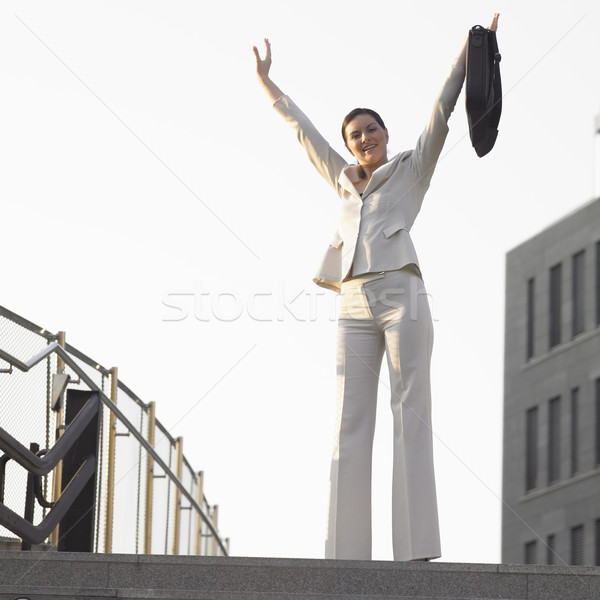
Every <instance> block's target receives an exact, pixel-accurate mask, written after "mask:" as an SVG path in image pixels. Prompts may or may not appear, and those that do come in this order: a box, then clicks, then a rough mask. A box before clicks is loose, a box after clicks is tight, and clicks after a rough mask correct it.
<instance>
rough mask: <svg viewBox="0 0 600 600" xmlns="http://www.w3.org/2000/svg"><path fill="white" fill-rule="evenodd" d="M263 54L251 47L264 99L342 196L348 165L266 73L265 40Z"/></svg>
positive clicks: (268, 56)
mask: <svg viewBox="0 0 600 600" xmlns="http://www.w3.org/2000/svg"><path fill="white" fill-rule="evenodd" d="M265 47H266V54H265V58H264V60H263V59H261V57H260V54H259V52H258V48H257V47H256V46H254V48H253V49H254V56H255V57H256V75H257V76H258V81H259V82H260V84H261V85H262V87H263V89H264V90H265V92H266V94H267V96H268V97H269V99H270V100H271V102H272V103H273V108H274V109H275V110H276V111H277V112H278V113H279V114H280V115H281V116H282V117H283V118H284V120H285V121H286V122H287V123H288V124H289V125H290V127H292V129H294V131H295V133H296V137H297V139H298V141H299V142H300V143H301V144H302V146H303V147H304V150H305V151H306V154H307V156H308V158H309V160H310V162H311V163H312V164H313V165H314V167H315V168H316V169H317V171H318V172H319V173H320V174H321V176H322V177H323V178H324V179H325V180H326V181H327V183H329V184H330V185H331V186H332V187H333V188H335V190H336V191H337V192H338V194H339V193H341V188H340V186H339V184H338V178H339V176H340V173H341V172H342V170H343V169H344V167H345V166H346V165H347V163H346V161H345V160H344V159H343V158H342V157H341V156H340V155H339V154H338V153H337V152H336V151H335V150H333V148H331V146H330V145H329V143H328V142H327V140H326V139H325V138H324V137H323V136H322V135H321V134H320V133H319V132H318V131H317V129H316V128H315V126H314V125H313V124H312V123H311V121H310V119H309V118H308V117H307V116H306V115H305V114H304V113H303V112H302V111H301V110H300V109H299V108H298V106H296V104H295V103H294V102H293V101H292V99H291V98H290V97H289V96H286V95H285V94H284V93H283V92H282V91H281V90H280V89H279V87H277V85H275V83H273V81H271V78H270V77H269V70H270V68H271V44H270V43H269V40H268V39H266V38H265Z"/></svg>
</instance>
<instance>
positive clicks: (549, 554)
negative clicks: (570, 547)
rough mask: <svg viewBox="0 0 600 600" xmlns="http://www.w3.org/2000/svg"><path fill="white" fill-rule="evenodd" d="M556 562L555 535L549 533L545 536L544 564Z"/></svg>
mask: <svg viewBox="0 0 600 600" xmlns="http://www.w3.org/2000/svg"><path fill="white" fill-rule="evenodd" d="M555 563H556V536H555V535H554V534H552V535H549V536H548V537H547V538H546V564H548V565H553V564H555Z"/></svg>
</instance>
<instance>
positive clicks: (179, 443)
mask: <svg viewBox="0 0 600 600" xmlns="http://www.w3.org/2000/svg"><path fill="white" fill-rule="evenodd" d="M175 453H176V455H177V458H176V460H177V463H176V471H175V474H176V475H177V479H179V481H181V477H182V474H183V438H182V437H178V438H177V440H176V441H175ZM174 505H175V506H174V510H175V516H174V519H173V554H179V523H180V517H181V490H180V489H179V488H178V487H176V488H175V502H174Z"/></svg>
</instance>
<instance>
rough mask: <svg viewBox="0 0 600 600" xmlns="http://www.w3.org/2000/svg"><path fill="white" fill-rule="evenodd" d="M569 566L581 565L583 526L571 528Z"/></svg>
mask: <svg viewBox="0 0 600 600" xmlns="http://www.w3.org/2000/svg"><path fill="white" fill-rule="evenodd" d="M571 564H572V565H582V564H583V525H577V527H572V528H571Z"/></svg>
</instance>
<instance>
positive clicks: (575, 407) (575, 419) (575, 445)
mask: <svg viewBox="0 0 600 600" xmlns="http://www.w3.org/2000/svg"><path fill="white" fill-rule="evenodd" d="M577 471H579V388H573V389H572V390H571V475H575V473H577Z"/></svg>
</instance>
